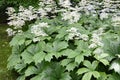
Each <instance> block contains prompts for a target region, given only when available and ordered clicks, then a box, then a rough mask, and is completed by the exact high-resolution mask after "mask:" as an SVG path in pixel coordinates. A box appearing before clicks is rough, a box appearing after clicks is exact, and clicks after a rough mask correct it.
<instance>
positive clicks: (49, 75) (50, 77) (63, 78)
mask: <svg viewBox="0 0 120 80" xmlns="http://www.w3.org/2000/svg"><path fill="white" fill-rule="evenodd" d="M45 63H46V62H45ZM40 66H42V67H44V68H43V69H42V71H40V72H39V71H38V72H39V74H38V75H36V76H34V77H33V78H31V80H71V77H70V74H69V73H68V72H65V68H64V67H62V66H60V64H58V63H56V62H51V63H48V64H47V65H44V64H43V65H42V64H41V65H40ZM40 66H39V67H40ZM40 70H41V69H40Z"/></svg>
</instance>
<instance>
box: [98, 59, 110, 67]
mask: <svg viewBox="0 0 120 80" xmlns="http://www.w3.org/2000/svg"><path fill="white" fill-rule="evenodd" d="M100 62H102V63H103V64H104V65H105V66H106V65H109V62H108V60H106V59H100Z"/></svg>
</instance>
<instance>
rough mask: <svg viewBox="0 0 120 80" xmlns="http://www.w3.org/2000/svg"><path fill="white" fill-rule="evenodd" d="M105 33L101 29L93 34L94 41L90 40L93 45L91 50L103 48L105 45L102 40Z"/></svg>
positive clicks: (90, 46)
mask: <svg viewBox="0 0 120 80" xmlns="http://www.w3.org/2000/svg"><path fill="white" fill-rule="evenodd" d="M103 31H104V30H103V28H100V29H98V30H96V31H94V32H93V34H92V39H90V41H91V44H90V45H89V48H97V47H103V45H104V44H103V43H102V38H101V35H102V34H103ZM99 50H100V49H99Z"/></svg>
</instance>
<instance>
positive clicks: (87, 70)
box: [77, 68, 90, 75]
mask: <svg viewBox="0 0 120 80" xmlns="http://www.w3.org/2000/svg"><path fill="white" fill-rule="evenodd" d="M89 71H90V70H89V69H88V68H80V69H78V71H77V74H78V75H80V74H83V73H86V72H89Z"/></svg>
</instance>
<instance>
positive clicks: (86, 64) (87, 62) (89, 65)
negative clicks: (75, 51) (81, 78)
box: [83, 60, 92, 69]
mask: <svg viewBox="0 0 120 80" xmlns="http://www.w3.org/2000/svg"><path fill="white" fill-rule="evenodd" d="M83 65H84V66H86V67H87V68H88V69H92V64H91V63H90V61H88V60H85V61H84V62H83Z"/></svg>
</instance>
